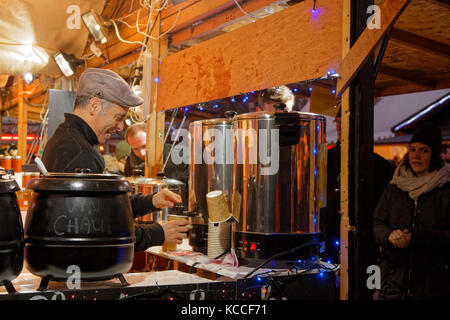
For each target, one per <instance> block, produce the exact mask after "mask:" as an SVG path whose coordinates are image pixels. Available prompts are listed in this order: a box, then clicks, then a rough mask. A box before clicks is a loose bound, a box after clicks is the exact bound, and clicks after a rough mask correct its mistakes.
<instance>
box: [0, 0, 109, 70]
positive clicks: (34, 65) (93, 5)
mask: <svg viewBox="0 0 450 320" xmlns="http://www.w3.org/2000/svg"><path fill="white" fill-rule="evenodd" d="M104 4H105V0H58V1H55V0H1V3H0V6H1V9H0V74H4V75H5V74H7V75H16V74H23V73H25V72H32V73H45V74H49V75H52V74H55V75H60V74H61V73H60V71H59V69H58V67H57V65H56V64H55V62H54V61H53V58H52V54H53V53H56V52H57V51H59V50H63V51H64V52H65V53H67V54H74V55H75V56H76V57H78V58H79V57H80V56H81V55H82V54H83V51H84V49H85V47H86V42H87V39H88V35H89V33H88V31H87V29H86V27H85V26H84V24H83V22H82V20H81V17H80V14H83V13H85V12H87V11H89V10H90V9H94V10H95V11H96V12H97V13H101V11H102V10H103V7H104Z"/></svg>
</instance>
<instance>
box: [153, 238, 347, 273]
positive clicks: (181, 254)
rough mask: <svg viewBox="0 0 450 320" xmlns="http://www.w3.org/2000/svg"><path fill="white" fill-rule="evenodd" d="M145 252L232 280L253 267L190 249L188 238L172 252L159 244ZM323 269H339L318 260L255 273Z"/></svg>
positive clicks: (305, 271)
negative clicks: (303, 265)
mask: <svg viewBox="0 0 450 320" xmlns="http://www.w3.org/2000/svg"><path fill="white" fill-rule="evenodd" d="M147 252H149V253H151V254H153V255H155V256H159V257H163V258H167V259H171V260H174V261H177V262H181V263H184V264H186V265H188V266H190V267H195V268H198V269H202V270H206V271H209V272H212V273H215V274H217V275H219V276H222V277H225V278H231V279H233V280H238V279H243V278H245V276H246V275H247V274H249V273H250V272H252V271H253V270H254V269H255V267H253V266H252V267H249V266H239V265H237V261H234V259H233V258H232V257H230V255H231V254H230V253H228V256H227V255H225V258H222V259H211V258H209V257H207V256H205V255H204V254H202V253H200V252H194V251H192V247H191V246H190V245H189V244H188V239H183V243H182V244H180V245H178V248H177V251H174V252H165V251H162V247H161V246H155V247H151V248H148V249H147ZM268 265H270V264H268ZM323 270H327V271H333V272H337V271H338V270H339V265H333V264H329V263H326V262H323V261H319V262H318V263H317V267H315V268H311V269H310V270H306V269H305V270H299V269H297V270H290V269H282V268H280V269H278V268H260V269H258V272H257V273H255V274H260V275H263V276H264V275H267V274H271V275H274V274H276V275H277V276H291V275H295V274H296V273H320V272H322V271H323Z"/></svg>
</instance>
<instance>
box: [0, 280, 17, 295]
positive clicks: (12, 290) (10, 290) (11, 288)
mask: <svg viewBox="0 0 450 320" xmlns="http://www.w3.org/2000/svg"><path fill="white" fill-rule="evenodd" d="M0 285H4V286H5V288H6V291H8V293H16V292H17V291H16V289H15V288H14V286H13V284H12V283H11V281H8V280H5V281H3V282H2V283H0Z"/></svg>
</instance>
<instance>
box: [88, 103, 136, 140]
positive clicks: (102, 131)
mask: <svg viewBox="0 0 450 320" xmlns="http://www.w3.org/2000/svg"><path fill="white" fill-rule="evenodd" d="M127 112H128V109H127V108H124V107H121V106H119V105H117V104H113V105H111V106H109V108H108V109H106V111H105V112H103V110H101V108H100V110H96V112H95V114H94V121H93V125H94V127H95V128H94V131H95V133H96V134H97V138H98V142H99V143H100V144H104V143H105V142H106V140H108V139H109V138H111V134H113V133H114V132H118V131H122V130H123V129H124V120H125V117H126V115H127Z"/></svg>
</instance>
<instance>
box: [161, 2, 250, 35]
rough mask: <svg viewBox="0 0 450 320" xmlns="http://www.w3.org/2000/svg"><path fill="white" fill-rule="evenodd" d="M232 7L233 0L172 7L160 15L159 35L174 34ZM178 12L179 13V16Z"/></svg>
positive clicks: (192, 3)
mask: <svg viewBox="0 0 450 320" xmlns="http://www.w3.org/2000/svg"><path fill="white" fill-rule="evenodd" d="M238 1H239V2H243V1H242V0H238ZM233 6H236V3H235V2H234V1H233V0H208V1H193V2H191V3H190V5H184V6H182V5H181V4H180V5H178V6H174V7H173V8H172V9H171V10H170V11H169V12H166V13H164V12H163V13H162V22H161V33H164V32H167V31H168V30H170V32H171V33H173V32H176V31H177V30H180V29H183V28H185V27H187V26H190V25H192V24H193V23H195V22H197V21H200V20H203V19H206V18H208V17H210V16H213V15H215V14H218V13H219V12H221V11H224V10H226V9H228V8H230V7H233ZM181 10H182V14H181ZM178 11H180V14H179V15H178Z"/></svg>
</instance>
